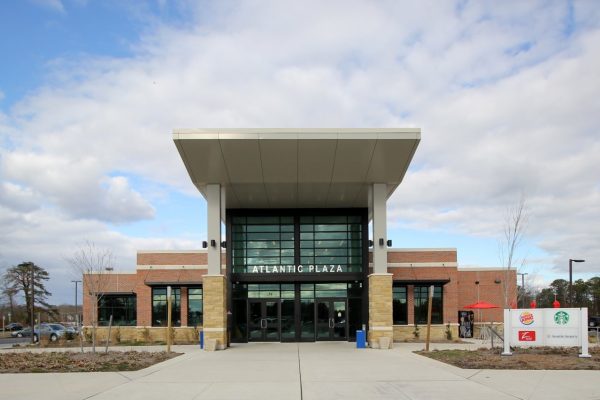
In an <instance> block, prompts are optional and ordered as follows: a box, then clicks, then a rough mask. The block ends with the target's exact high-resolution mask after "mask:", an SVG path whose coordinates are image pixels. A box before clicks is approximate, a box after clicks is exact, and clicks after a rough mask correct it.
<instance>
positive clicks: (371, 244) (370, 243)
mask: <svg viewBox="0 0 600 400" xmlns="http://www.w3.org/2000/svg"><path fill="white" fill-rule="evenodd" d="M369 247H373V241H372V240H371V239H369Z"/></svg>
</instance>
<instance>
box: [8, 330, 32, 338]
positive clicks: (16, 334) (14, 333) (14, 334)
mask: <svg viewBox="0 0 600 400" xmlns="http://www.w3.org/2000/svg"><path fill="white" fill-rule="evenodd" d="M10 336H12V337H18V338H22V337H31V328H29V327H28V328H23V329H21V330H20V331H12V332H11V333H10Z"/></svg>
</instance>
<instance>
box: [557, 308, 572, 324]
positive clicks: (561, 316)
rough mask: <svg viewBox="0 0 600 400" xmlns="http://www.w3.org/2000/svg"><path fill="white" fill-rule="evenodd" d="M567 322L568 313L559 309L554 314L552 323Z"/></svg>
mask: <svg viewBox="0 0 600 400" xmlns="http://www.w3.org/2000/svg"><path fill="white" fill-rule="evenodd" d="M567 322H569V313H567V312H564V311H559V312H557V313H556V314H554V323H556V324H557V325H565V324H567Z"/></svg>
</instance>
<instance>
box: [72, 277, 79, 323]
mask: <svg viewBox="0 0 600 400" xmlns="http://www.w3.org/2000/svg"><path fill="white" fill-rule="evenodd" d="M71 282H73V283H74V284H75V322H76V323H77V329H79V308H78V307H77V284H78V283H81V281H71Z"/></svg>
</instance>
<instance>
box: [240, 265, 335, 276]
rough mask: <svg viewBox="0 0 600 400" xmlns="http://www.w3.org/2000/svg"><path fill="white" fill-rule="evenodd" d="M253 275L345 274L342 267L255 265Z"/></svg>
mask: <svg viewBox="0 0 600 400" xmlns="http://www.w3.org/2000/svg"><path fill="white" fill-rule="evenodd" d="M248 271H249V272H250V273H251V274H282V273H283V274H302V273H305V274H306V273H308V274H314V273H316V274H323V273H325V274H327V273H337V272H344V270H343V268H342V266H341V265H333V264H330V265H312V264H311V265H255V266H254V267H252V268H251V269H250V268H248Z"/></svg>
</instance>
